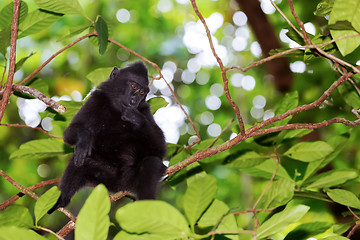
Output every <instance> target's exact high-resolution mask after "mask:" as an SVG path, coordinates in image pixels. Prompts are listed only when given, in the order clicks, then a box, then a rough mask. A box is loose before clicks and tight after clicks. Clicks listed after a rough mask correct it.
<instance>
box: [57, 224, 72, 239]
mask: <svg viewBox="0 0 360 240" xmlns="http://www.w3.org/2000/svg"><path fill="white" fill-rule="evenodd" d="M74 229H75V222H74V221H69V222H68V223H67V224H66V225H65V226H63V227H62V228H61V229H60V230H59V231H58V232H57V233H56V234H57V235H59V236H61V237H65V236H67V235H68V234H69V233H70V232H71V231H72V230H74Z"/></svg>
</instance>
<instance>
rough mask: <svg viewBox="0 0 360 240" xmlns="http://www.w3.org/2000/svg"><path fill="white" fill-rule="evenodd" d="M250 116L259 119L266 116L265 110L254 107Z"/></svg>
mask: <svg viewBox="0 0 360 240" xmlns="http://www.w3.org/2000/svg"><path fill="white" fill-rule="evenodd" d="M250 114H251V116H252V117H253V118H256V119H259V118H261V117H262V116H263V115H264V109H262V108H260V109H259V108H256V107H252V108H251V110H250Z"/></svg>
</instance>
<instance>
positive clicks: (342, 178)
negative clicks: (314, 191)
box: [307, 170, 358, 188]
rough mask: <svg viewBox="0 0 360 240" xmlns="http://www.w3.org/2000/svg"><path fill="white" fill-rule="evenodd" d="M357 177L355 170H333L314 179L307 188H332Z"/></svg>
mask: <svg viewBox="0 0 360 240" xmlns="http://www.w3.org/2000/svg"><path fill="white" fill-rule="evenodd" d="M357 176H358V174H357V171H354V170H332V171H329V172H325V173H322V174H320V175H318V176H316V177H315V178H313V179H312V181H313V182H312V183H311V184H310V185H308V186H307V188H330V187H333V186H337V185H340V184H343V183H345V182H346V181H348V180H351V179H354V178H356V177H357ZM309 181H311V179H310V180H309Z"/></svg>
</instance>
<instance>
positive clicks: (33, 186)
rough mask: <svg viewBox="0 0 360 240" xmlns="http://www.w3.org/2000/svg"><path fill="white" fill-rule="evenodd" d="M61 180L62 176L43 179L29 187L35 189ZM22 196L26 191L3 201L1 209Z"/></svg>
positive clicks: (0, 205)
mask: <svg viewBox="0 0 360 240" xmlns="http://www.w3.org/2000/svg"><path fill="white" fill-rule="evenodd" d="M58 182H60V178H56V179H51V180H47V181H42V182H39V183H37V184H35V185H32V186H31V187H28V188H27V189H28V190H29V191H34V190H36V189H38V188H41V187H44V186H47V185H50V184H54V183H58ZM22 196H24V193H22V192H19V193H18V194H16V195H14V196H12V197H11V198H9V199H8V200H6V201H5V202H3V203H2V204H0V211H1V210H3V209H4V208H6V207H7V206H9V205H10V204H12V203H14V202H15V201H16V200H18V199H20V198H21V197H22Z"/></svg>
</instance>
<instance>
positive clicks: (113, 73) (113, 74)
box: [110, 67, 120, 79]
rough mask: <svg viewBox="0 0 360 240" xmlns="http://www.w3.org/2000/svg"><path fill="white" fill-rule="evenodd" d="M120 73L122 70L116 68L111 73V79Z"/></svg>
mask: <svg viewBox="0 0 360 240" xmlns="http://www.w3.org/2000/svg"><path fill="white" fill-rule="evenodd" d="M119 71H120V70H119V69H118V68H117V67H114V69H113V70H112V71H111V73H110V78H111V79H113V78H115V77H116V75H117V74H118V72H119Z"/></svg>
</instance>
